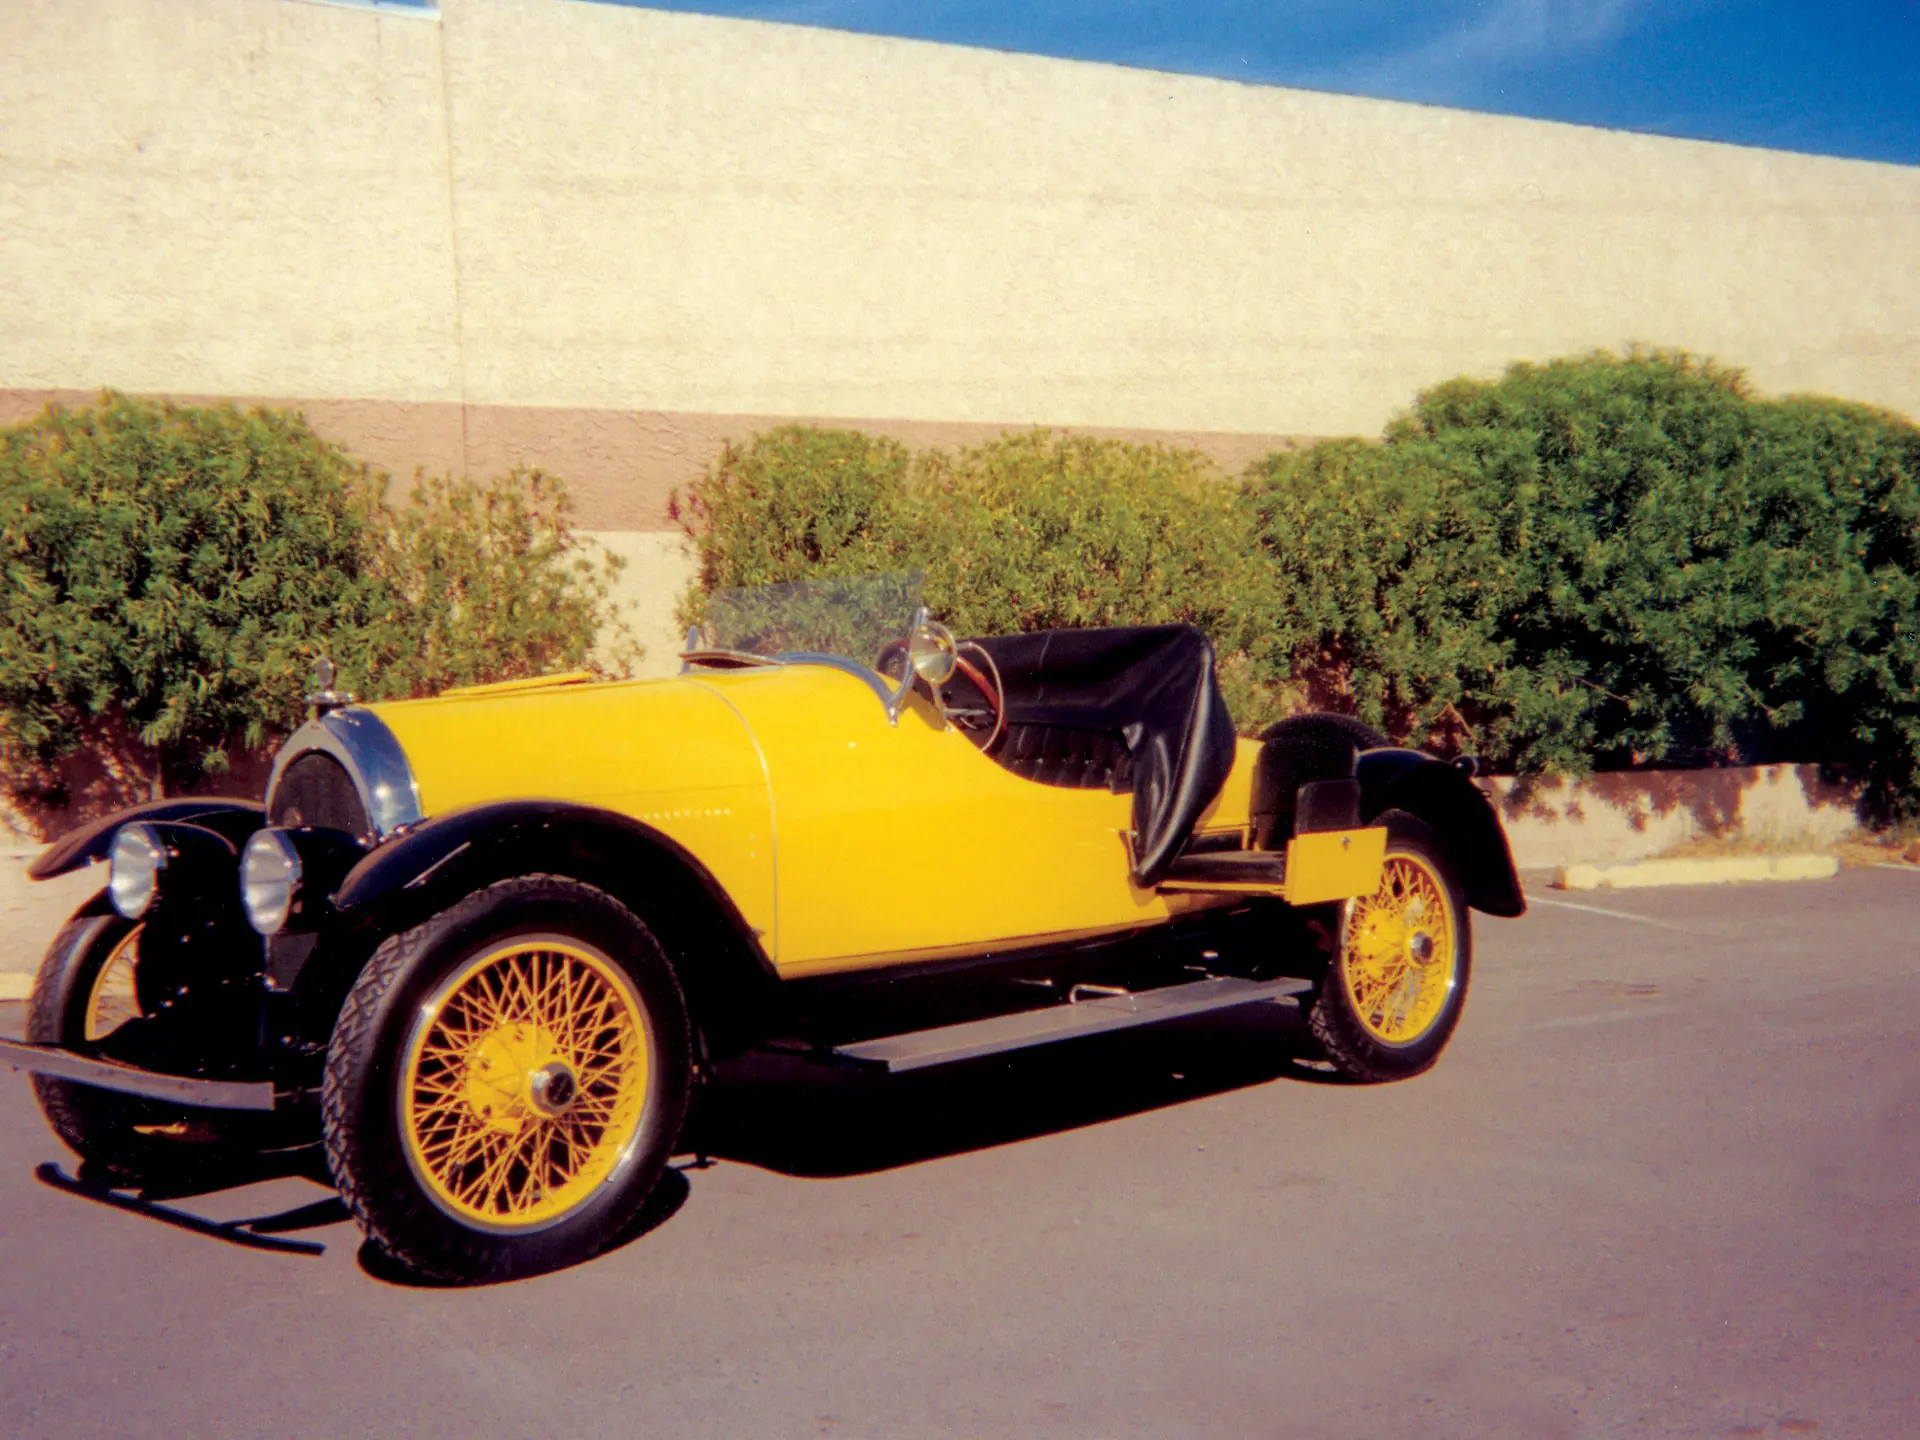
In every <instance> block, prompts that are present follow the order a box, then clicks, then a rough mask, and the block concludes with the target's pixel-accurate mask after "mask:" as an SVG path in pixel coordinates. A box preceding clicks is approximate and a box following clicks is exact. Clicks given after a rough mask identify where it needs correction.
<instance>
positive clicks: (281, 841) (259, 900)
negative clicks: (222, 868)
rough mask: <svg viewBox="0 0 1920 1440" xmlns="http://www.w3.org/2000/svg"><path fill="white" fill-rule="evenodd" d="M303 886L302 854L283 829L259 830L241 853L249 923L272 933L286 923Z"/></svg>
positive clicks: (242, 900) (242, 896) (242, 898)
mask: <svg viewBox="0 0 1920 1440" xmlns="http://www.w3.org/2000/svg"><path fill="white" fill-rule="evenodd" d="M299 888H300V856H299V854H298V852H296V851H295V850H294V848H293V842H292V841H291V840H289V839H288V838H287V837H286V834H285V832H284V831H280V830H256V831H254V832H253V835H252V836H251V838H249V839H248V841H247V848H246V849H245V850H243V851H241V852H240V903H241V904H242V905H243V906H244V907H245V908H246V912H247V923H248V924H250V925H252V926H253V928H254V929H255V930H258V931H259V932H260V933H261V934H262V935H272V934H274V933H275V932H276V931H278V930H279V929H280V928H281V927H282V926H284V925H285V924H286V923H287V914H288V912H289V911H290V910H291V909H292V908H293V892H294V891H295V890H297V889H299Z"/></svg>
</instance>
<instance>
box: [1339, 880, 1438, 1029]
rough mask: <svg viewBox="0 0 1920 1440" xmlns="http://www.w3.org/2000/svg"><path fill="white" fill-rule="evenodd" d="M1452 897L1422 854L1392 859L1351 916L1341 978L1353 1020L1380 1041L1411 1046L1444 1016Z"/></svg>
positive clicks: (1349, 917)
mask: <svg viewBox="0 0 1920 1440" xmlns="http://www.w3.org/2000/svg"><path fill="white" fill-rule="evenodd" d="M1456 960H1457V941H1456V930H1455V916H1454V913H1453V902H1452V900H1451V898H1450V897H1449V895H1448V892H1447V887H1446V884H1445V882H1444V881H1442V879H1441V878H1440V875H1439V873H1438V872H1437V871H1436V870H1435V869H1434V867H1433V865H1432V864H1431V862H1429V861H1428V860H1427V859H1426V857H1424V856H1422V855H1417V854H1412V853H1407V852H1396V853H1393V854H1390V855H1388V856H1387V859H1386V864H1385V867H1384V869H1383V870H1382V872H1381V876H1380V888H1379V889H1378V890H1377V891H1376V892H1375V893H1374V894H1373V895H1371V896H1369V897H1367V898H1365V899H1359V900H1355V901H1354V902H1353V904H1352V909H1351V910H1350V911H1349V912H1348V916H1347V934H1346V951H1345V954H1344V955H1343V957H1342V964H1341V965H1340V967H1339V968H1340V981H1341V984H1342V985H1343V986H1344V987H1345V989H1346V995H1347V1000H1348V1002H1349V1003H1350V1004H1351V1006H1352V1009H1353V1015H1354V1018H1355V1019H1356V1020H1357V1021H1358V1022H1359V1024H1360V1027H1361V1029H1362V1030H1364V1031H1365V1032H1366V1034H1367V1036H1368V1037H1369V1038H1371V1039H1372V1040H1374V1041H1376V1042H1378V1043H1379V1044H1382V1045H1387V1046H1404V1045H1413V1044H1416V1043H1418V1042H1419V1041H1420V1040H1422V1039H1423V1038H1425V1036H1426V1035H1427V1033H1428V1032H1429V1031H1431V1030H1432V1029H1433V1027H1434V1026H1435V1024H1437V1023H1438V1022H1439V1020H1440V1017H1441V1015H1442V1014H1443V1013H1445V1011H1446V1008H1447V1001H1448V1000H1449V998H1451V996H1452V994H1453V988H1454V984H1455V982H1456V978H1457V969H1458V967H1457V964H1456Z"/></svg>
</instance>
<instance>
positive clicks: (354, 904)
mask: <svg viewBox="0 0 1920 1440" xmlns="http://www.w3.org/2000/svg"><path fill="white" fill-rule="evenodd" d="M533 874H540V875H564V876H567V877H568V878H570V879H574V880H579V881H582V882H584V883H585V884H588V885H592V886H594V887H595V888H596V889H599V890H604V891H605V892H606V893H607V894H609V895H611V896H613V897H614V898H615V899H617V900H619V901H620V902H621V903H622V904H623V905H625V906H626V907H627V908H628V909H630V910H632V911H633V912H634V914H636V915H638V916H639V917H640V918H641V919H642V920H643V921H644V922H646V924H647V926H648V928H649V929H651V930H652V931H653V932H654V934H655V936H657V937H658V939H659V940H660V943H661V944H662V946H664V947H665V949H666V951H667V955H668V957H669V958H670V959H671V960H672V961H673V965H674V969H675V971H676V972H677V973H678V975H679V977H680V983H681V986H682V988H683V989H684V990H685V991H686V994H687V1002H688V1005H689V1007H690V1009H691V1011H692V1015H693V1018H694V1022H695V1024H696V1025H697V1026H699V1027H700V1029H701V1031H702V1033H703V1034H704V1035H706V1036H707V1038H708V1041H709V1043H710V1044H711V1045H712V1046H713V1048H715V1049H719V1050H725V1049H731V1048H733V1047H734V1046H735V1045H737V1044H739V1043H744V1038H745V1036H746V1035H747V1034H748V1032H751V1031H754V1030H755V1029H757V1027H758V1026H759V1025H760V1024H761V1023H762V1019H763V1017H764V1015H765V1014H766V1007H767V1006H769V1005H771V1004H772V1003H773V1002H774V997H775V995H776V993H777V985H778V982H777V979H776V976H775V972H774V969H773V966H772V964H771V962H770V961H769V960H768V959H767V956H766V952H765V950H764V949H763V948H762V947H761V945H760V940H759V936H758V935H757V934H756V933H755V932H754V930H753V929H752V927H750V926H749V925H748V924H747V923H746V920H745V919H744V918H743V917H742V916H741V914H740V912H739V910H738V909H737V908H736V907H735V905H734V903H733V901H732V899H731V898H730V897H729V896H728V895H727V893H726V891H725V890H724V889H723V888H722V887H721V886H720V884H719V882H718V881H717V880H715V879H714V878H713V876H712V875H711V874H710V873H709V872H708V871H707V869H706V867H705V866H703V865H702V864H701V863H700V862H699V861H698V860H697V859H696V858H695V857H694V856H693V855H692V854H690V853H689V852H688V851H687V850H686V849H685V848H684V847H682V846H680V845H679V844H677V843H676V842H674V841H673V840H672V839H670V838H669V837H667V836H666V835H663V834H661V833H660V832H659V831H658V830H655V829H653V828H652V827H651V826H648V825H643V824H641V823H640V822H639V821H637V820H634V819H631V818H630V817H628V816H625V815H620V814H617V813H615V812H613V811H610V810H602V809H598V808H596V807H593V806H587V805H571V804H565V803H561V802H555V801H506V802H502V803H497V804H491V805H477V806H474V807H473V808H471V809H467V810H456V811H453V812H451V813H449V814H446V815H443V816H439V817H437V818H435V819H432V820H428V821H426V822H425V823H424V824H421V825H418V826H415V827H413V828H411V829H409V830H408V831H406V832H405V833H403V834H401V835H398V836H396V837H395V838H394V839H392V840H389V841H388V842H387V843H385V844H384V845H382V846H380V848H379V849H377V850H375V851H374V852H373V853H372V854H370V855H368V856H367V857H366V859H364V860H362V861H361V862H360V863H359V864H358V865H356V866H355V867H354V868H353V869H352V870H351V871H350V872H348V874H347V877H346V879H345V880H344V881H343V882H342V883H341V885H340V888H339V889H338V890H336V891H335V892H334V894H333V897H332V905H333V909H334V912H335V915H334V923H335V924H336V925H340V926H345V927H347V928H348V929H350V930H351V931H352V932H354V933H356V934H358V935H359V936H360V937H362V939H363V942H364V941H368V940H373V939H374V937H376V936H377V937H384V936H386V935H390V934H394V933H396V932H398V931H401V930H406V929H410V928H412V927H413V926H415V925H418V924H420V923H421V922H422V921H424V920H425V919H427V918H428V917H429V916H431V915H433V914H436V913H437V912H439V911H441V910H444V909H446V908H447V907H448V906H450V905H452V904H453V903H454V902H456V901H457V900H459V899H460V898H461V897H463V896H465V895H469V894H471V893H473V892H474V891H476V890H479V889H482V888H484V887H485V886H488V885H491V884H493V883H494V882H495V881H498V880H507V879H511V878H513V877H514V876H518V875H533ZM343 938H344V937H343ZM327 948H329V949H337V950H338V952H339V953H342V954H353V955H355V956H356V959H357V961H358V962H360V963H364V959H365V957H366V954H367V953H370V948H369V947H368V946H367V945H366V944H364V943H363V944H362V945H361V946H359V947H355V946H353V945H351V944H348V945H345V946H341V947H335V946H333V945H332V944H331V942H330V943H329V945H328V947H327ZM356 968H357V966H356ZM316 981H317V982H319V983H324V980H323V979H322V978H321V977H318V976H316ZM342 993H344V992H342Z"/></svg>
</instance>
